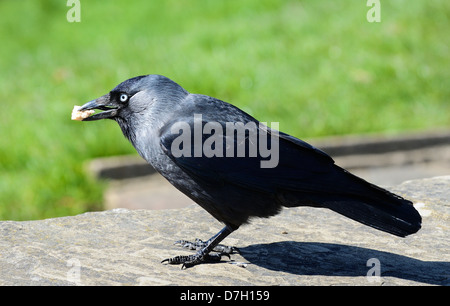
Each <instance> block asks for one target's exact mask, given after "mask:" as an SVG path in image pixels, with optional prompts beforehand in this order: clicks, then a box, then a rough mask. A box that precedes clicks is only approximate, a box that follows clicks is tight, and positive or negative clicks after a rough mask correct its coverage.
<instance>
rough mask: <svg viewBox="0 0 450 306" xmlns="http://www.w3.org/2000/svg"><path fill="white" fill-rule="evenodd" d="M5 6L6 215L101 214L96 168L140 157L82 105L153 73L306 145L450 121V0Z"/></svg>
mask: <svg viewBox="0 0 450 306" xmlns="http://www.w3.org/2000/svg"><path fill="white" fill-rule="evenodd" d="M365 3H366V1H361V0H349V1H326V0H321V1H265V0H246V1H237V0H227V1H216V0H210V1H207V0H200V1H179V0H177V1H175V0H173V1H167V0H166V1H157V0H152V1H147V0H141V1H137V0H134V1H123V0H120V1H119V0H116V1H94V0H89V1H86V0H81V22H80V23H68V22H67V20H66V13H67V10H68V9H69V8H68V7H67V6H66V1H64V0H60V1H57V0H53V1H50V0H48V1H35V0H21V1H15V0H3V1H0V12H1V16H2V18H0V37H1V38H2V46H1V47H0V90H1V91H0V92H1V95H0V96H1V97H2V99H1V100H2V104H1V105H2V106H1V114H2V116H1V117H2V118H1V120H0V132H1V137H0V219H15V220H24V219H38V218H47V217H55V216H62V215H71V214H77V213H80V212H83V211H86V210H95V209H101V202H102V192H103V190H104V187H105V185H104V184H102V183H99V182H96V181H94V180H93V179H91V178H89V177H88V176H87V175H86V173H85V171H84V168H83V165H84V163H85V162H86V161H88V160H89V159H91V158H94V157H99V156H108V155H116V154H128V153H133V152H134V149H133V148H132V147H131V145H130V144H129V143H128V142H127V141H126V140H125V139H124V138H123V136H122V135H121V132H120V129H119V128H118V127H117V126H116V124H115V123H114V122H106V121H105V122H95V123H80V122H73V121H70V113H71V110H72V107H73V105H75V104H77V105H81V104H82V103H84V102H86V101H89V100H91V99H93V98H96V97H98V96H100V95H102V94H105V93H106V92H108V91H109V90H110V89H111V88H113V87H114V86H115V85H117V84H118V83H119V82H121V81H123V80H125V79H127V78H130V77H133V76H136V75H141V74H149V73H157V74H163V75H166V76H168V77H170V78H172V79H173V80H175V81H177V82H178V83H180V84H181V85H182V86H183V87H185V88H186V89H187V90H189V91H190V92H194V93H202V94H207V95H211V96H214V97H217V98H220V99H222V100H225V101H228V102H232V103H233V104H235V105H237V106H239V107H241V108H243V109H244V110H246V111H247V112H249V113H251V114H252V115H254V116H255V117H256V118H258V119H260V120H262V121H269V122H273V121H278V122H280V129H281V130H283V131H285V132H288V133H291V134H293V135H295V136H297V137H300V138H311V137H319V136H324V135H337V134H356V133H373V132H378V133H398V132H401V131H409V130H424V129H434V128H441V127H449V126H450V99H449V98H450V86H449V85H450V84H449V80H450V75H449V71H450V69H449V68H450V67H449V56H448V54H450V52H449V41H450V39H449V35H448V29H450V3H449V2H448V1H445V0H439V1H438V0H429V1H425V0H418V1H406V0H405V1H400V0H396V1H384V0H381V5H382V7H381V22H380V23H369V22H367V20H366V13H367V10H368V9H369V8H368V7H366V5H365Z"/></svg>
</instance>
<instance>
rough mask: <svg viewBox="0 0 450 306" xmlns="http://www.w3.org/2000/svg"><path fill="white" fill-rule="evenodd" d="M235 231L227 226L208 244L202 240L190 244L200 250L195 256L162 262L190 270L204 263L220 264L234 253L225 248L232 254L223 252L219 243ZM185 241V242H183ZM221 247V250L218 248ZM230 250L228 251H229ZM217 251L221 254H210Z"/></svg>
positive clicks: (178, 257)
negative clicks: (222, 259) (225, 257)
mask: <svg viewBox="0 0 450 306" xmlns="http://www.w3.org/2000/svg"><path fill="white" fill-rule="evenodd" d="M233 231H234V229H232V228H231V227H230V226H228V225H227V226H225V227H224V228H223V229H222V230H221V231H220V232H219V233H217V234H216V235H214V236H213V237H211V239H209V240H208V241H206V242H203V241H201V240H198V239H197V240H196V242H195V243H190V242H188V243H189V244H191V245H192V246H195V249H198V248H199V249H198V251H197V253H195V254H194V255H187V256H175V257H172V258H167V259H164V260H163V261H162V263H163V262H167V263H169V264H174V265H177V264H183V266H182V268H189V267H192V266H194V265H196V264H199V263H202V262H218V261H220V259H221V258H222V255H226V256H228V257H229V254H231V253H232V251H231V249H232V248H230V247H225V246H222V247H224V250H228V249H230V252H221V248H220V245H219V242H221V241H222V240H223V239H225V237H227V236H228V235H229V234H231V233H232V232H233ZM183 241H184V240H183ZM217 247H219V248H217ZM227 248H228V249H227ZM214 249H216V250H217V251H216V252H220V253H219V254H209V253H210V252H211V251H213V250H214Z"/></svg>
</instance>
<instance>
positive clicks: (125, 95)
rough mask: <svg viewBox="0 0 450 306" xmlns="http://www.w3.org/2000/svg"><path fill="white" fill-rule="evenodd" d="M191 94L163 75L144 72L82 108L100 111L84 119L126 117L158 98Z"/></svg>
mask: <svg viewBox="0 0 450 306" xmlns="http://www.w3.org/2000/svg"><path fill="white" fill-rule="evenodd" d="M186 94H188V93H187V92H186V91H185V90H184V89H183V88H182V87H181V86H179V85H178V84H177V83H175V82H173V81H172V80H170V79H168V78H166V77H164V76H161V75H144V76H137V77H134V78H131V79H128V80H126V81H124V82H122V83H120V84H119V85H117V86H116V87H115V88H114V89H113V90H111V91H110V92H109V93H107V94H106V95H104V96H101V97H100V98H97V99H95V100H92V101H89V102H88V103H86V104H84V105H83V106H81V108H80V109H79V111H87V110H95V109H97V110H101V111H102V112H99V113H96V114H93V115H91V116H89V117H87V118H84V119H83V121H94V120H100V119H114V120H116V121H122V120H127V118H130V117H131V116H132V115H133V114H136V113H142V112H143V111H144V110H146V109H147V108H148V107H149V106H150V105H152V104H153V103H155V102H156V101H158V100H167V99H168V98H169V99H170V98H171V97H173V98H174V97H175V96H177V95H179V96H184V95H186Z"/></svg>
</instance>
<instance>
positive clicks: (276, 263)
mask: <svg viewBox="0 0 450 306" xmlns="http://www.w3.org/2000/svg"><path fill="white" fill-rule="evenodd" d="M239 250H240V253H241V256H243V257H244V258H245V259H246V260H247V261H248V262H250V263H251V264H254V265H257V266H260V267H263V268H266V269H269V270H274V271H282V272H287V273H292V274H297V275H325V276H368V275H369V276H376V275H377V274H376V272H377V269H378V268H379V270H378V271H380V275H379V276H381V277H387V276H391V277H396V278H401V279H406V280H412V281H416V282H421V283H427V284H434V285H450V263H449V262H443V261H421V260H418V259H415V258H411V257H407V256H403V255H398V254H393V253H389V252H383V251H377V250H373V249H367V248H361V247H356V246H349V245H342V244H333V243H319V242H296V241H282V242H274V243H268V244H254V245H249V246H247V247H244V248H239ZM372 258H374V259H372ZM369 259H372V260H369Z"/></svg>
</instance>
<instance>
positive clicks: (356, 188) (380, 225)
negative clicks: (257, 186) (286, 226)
mask: <svg viewBox="0 0 450 306" xmlns="http://www.w3.org/2000/svg"><path fill="white" fill-rule="evenodd" d="M335 170H336V172H335V176H334V177H331V179H332V180H331V181H330V182H333V184H331V183H328V184H327V185H326V186H323V188H321V189H322V190H321V191H319V190H317V191H312V192H309V193H308V192H307V193H304V192H302V193H298V191H297V192H293V191H292V190H290V191H288V192H287V193H285V194H284V195H283V198H284V199H285V201H283V206H286V207H294V206H301V205H309V206H314V207H325V208H329V209H331V210H333V211H335V212H337V213H339V214H342V215H344V216H346V217H348V218H350V219H353V220H355V221H358V222H360V223H363V224H365V225H368V226H371V227H373V228H376V229H379V230H381V231H384V232H388V233H391V234H393V235H396V236H400V237H405V236H407V235H410V234H414V233H416V232H417V231H418V230H419V229H420V228H421V223H422V217H421V216H420V214H419V213H418V211H417V210H416V209H415V208H414V206H413V205H412V202H411V201H408V200H406V199H404V198H402V197H401V196H398V195H396V194H393V193H391V192H389V191H388V190H385V189H383V188H381V187H378V186H376V185H373V184H371V183H369V182H366V181H365V180H363V179H361V178H359V177H357V176H355V175H353V174H351V173H350V172H348V171H346V170H344V169H342V168H340V167H337V166H336V168H335ZM318 185H320V184H318Z"/></svg>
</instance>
